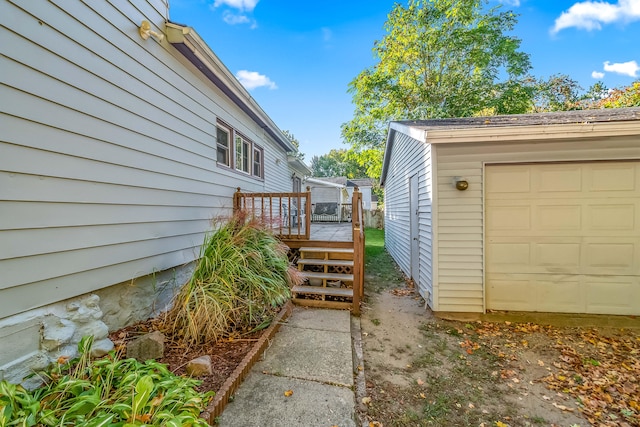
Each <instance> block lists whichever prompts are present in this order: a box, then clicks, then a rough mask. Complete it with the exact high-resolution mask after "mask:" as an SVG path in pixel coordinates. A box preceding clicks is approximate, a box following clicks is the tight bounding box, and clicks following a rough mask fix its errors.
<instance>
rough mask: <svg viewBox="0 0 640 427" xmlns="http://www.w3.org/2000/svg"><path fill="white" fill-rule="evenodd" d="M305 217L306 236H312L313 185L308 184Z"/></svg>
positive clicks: (308, 237)
mask: <svg viewBox="0 0 640 427" xmlns="http://www.w3.org/2000/svg"><path fill="white" fill-rule="evenodd" d="M304 209H305V217H304V238H305V239H306V240H309V239H310V238H311V187H309V186H307V197H305V208H304Z"/></svg>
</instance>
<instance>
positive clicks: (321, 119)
mask: <svg viewBox="0 0 640 427" xmlns="http://www.w3.org/2000/svg"><path fill="white" fill-rule="evenodd" d="M169 1H170V10H169V15H170V19H171V20H172V21H174V22H178V23H181V24H185V25H188V26H190V27H193V28H195V30H196V31H197V32H198V34H199V35H200V36H201V37H202V38H203V39H204V40H205V41H206V42H207V44H208V45H209V46H210V47H211V49H212V50H213V51H214V52H215V53H216V54H217V55H218V57H219V58H220V59H221V60H222V61H223V62H224V63H225V65H226V66H227V67H228V68H229V70H231V72H232V73H234V74H235V75H236V77H237V78H238V79H239V80H240V81H241V82H242V83H243V84H244V85H245V87H246V88H247V89H248V90H249V92H250V93H251V95H252V96H253V97H254V98H255V99H256V101H257V102H258V103H259V104H260V105H261V106H262V108H263V109H264V110H265V111H266V112H267V114H269V116H270V117H271V118H272V119H273V120H274V121H275V123H276V124H277V125H278V126H279V127H280V128H281V129H283V130H284V129H286V130H289V131H291V132H292V133H293V134H294V135H295V136H296V138H297V139H298V140H299V141H300V143H301V144H300V150H301V151H302V152H303V153H305V155H306V156H305V160H306V161H307V163H309V161H310V160H311V157H312V156H314V155H322V154H326V153H328V152H329V151H330V150H331V149H332V148H347V146H346V145H345V144H343V143H342V139H341V138H340V125H341V124H342V123H344V122H347V121H349V120H350V119H351V117H352V116H353V105H352V104H351V95H350V94H348V93H347V88H348V84H349V82H350V81H351V80H352V79H353V78H354V77H355V76H357V75H358V73H360V71H362V70H363V69H365V68H366V67H369V66H371V65H373V64H374V63H375V60H374V57H373V54H372V47H373V44H374V42H375V41H376V40H379V39H380V38H382V37H383V35H384V29H383V25H384V23H385V21H386V18H387V14H388V13H389V11H390V10H391V9H392V7H393V4H394V3H395V1H394V0H319V1H312V0H311V1H309V0H307V1H304V0H303V1H291V0H289V1H285V0H169ZM502 3H503V5H502V7H503V8H508V9H511V10H513V11H514V12H516V13H518V14H519V15H520V17H519V19H518V25H517V27H516V28H515V30H514V32H513V34H514V35H515V36H517V37H519V38H520V39H521V40H522V46H521V50H522V51H524V52H526V53H529V54H530V55H531V61H532V64H533V70H532V74H533V75H534V76H536V77H544V78H547V77H549V76H550V75H552V74H558V73H562V74H568V75H569V76H571V77H572V78H573V79H575V80H577V81H578V82H579V83H580V84H581V85H582V86H583V88H584V89H587V88H588V87H589V86H591V85H592V84H593V83H595V82H596V81H598V80H602V81H603V82H604V83H605V85H607V86H608V87H610V88H611V87H616V86H622V85H629V84H630V83H631V82H633V81H635V80H637V79H639V78H640V0H617V2H614V1H609V2H604V1H597V2H596V1H578V2H574V1H565V0H555V1H552V0H508V1H507V0H503V1H502ZM489 4H490V5H492V6H495V5H498V4H499V3H498V2H497V1H496V0H491V2H490V3H489Z"/></svg>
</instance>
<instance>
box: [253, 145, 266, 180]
mask: <svg viewBox="0 0 640 427" xmlns="http://www.w3.org/2000/svg"><path fill="white" fill-rule="evenodd" d="M263 157H264V151H263V150H262V148H260V147H258V146H257V145H254V146H253V174H252V175H253V176H255V177H257V178H263V176H264V169H263V167H264V159H263Z"/></svg>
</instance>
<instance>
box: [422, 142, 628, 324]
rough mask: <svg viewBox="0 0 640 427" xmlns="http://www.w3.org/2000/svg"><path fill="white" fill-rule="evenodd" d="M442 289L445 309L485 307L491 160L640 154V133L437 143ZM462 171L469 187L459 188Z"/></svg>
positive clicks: (441, 304)
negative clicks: (485, 225)
mask: <svg viewBox="0 0 640 427" xmlns="http://www.w3.org/2000/svg"><path fill="white" fill-rule="evenodd" d="M436 148H437V150H435V151H436V152H437V159H438V160H437V161H438V163H437V166H438V167H437V182H438V197H437V209H438V213H437V217H438V225H437V226H438V241H437V252H438V260H437V261H436V262H437V263H438V285H437V286H438V290H439V308H438V310H440V311H468V312H482V311H484V309H485V306H484V262H485V260H484V258H483V250H484V245H483V238H484V235H483V233H484V229H483V220H484V219H483V212H484V206H483V202H484V199H483V185H484V184H483V179H484V177H483V174H484V167H485V166H484V165H485V164H486V163H518V162H553V161H581V160H582V161H589V160H617V159H634V158H636V159H637V158H640V150H639V148H638V140H637V137H632V136H629V137H617V138H611V139H608V140H607V141H606V143H604V142H603V141H602V140H593V139H583V140H579V141H569V142H567V141H545V142H538V143H523V142H517V143H470V144H439V145H437V147H436ZM455 176H462V177H464V178H465V179H467V180H468V181H469V189H468V190H466V191H458V190H456V189H455V187H454V185H453V178H454V177H455Z"/></svg>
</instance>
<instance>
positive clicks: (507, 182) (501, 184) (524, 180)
mask: <svg viewBox="0 0 640 427" xmlns="http://www.w3.org/2000/svg"><path fill="white" fill-rule="evenodd" d="M486 178H487V185H488V186H491V188H492V191H493V195H494V196H499V195H500V193H529V192H530V191H531V174H530V173H529V170H528V169H522V168H520V167H517V166H516V167H511V166H505V167H503V168H501V169H500V170H498V171H495V173H493V174H492V175H491V176H487V177H486Z"/></svg>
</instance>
